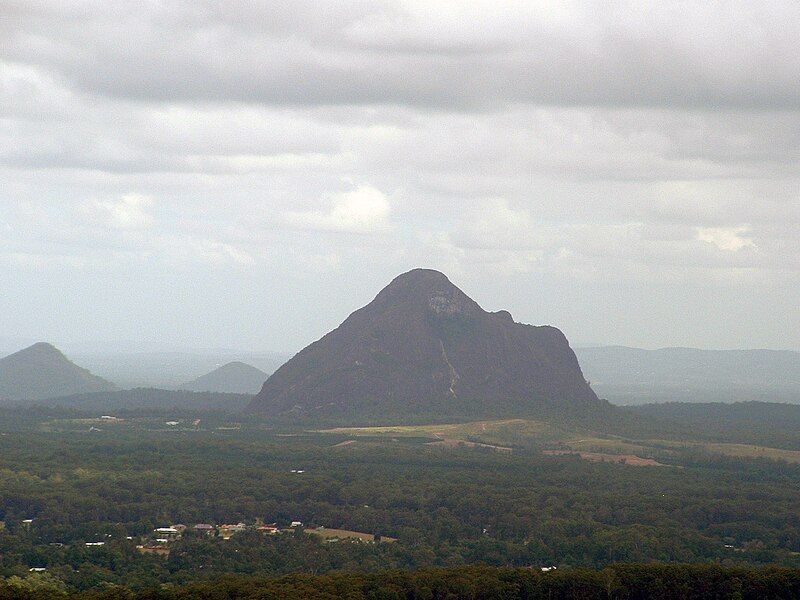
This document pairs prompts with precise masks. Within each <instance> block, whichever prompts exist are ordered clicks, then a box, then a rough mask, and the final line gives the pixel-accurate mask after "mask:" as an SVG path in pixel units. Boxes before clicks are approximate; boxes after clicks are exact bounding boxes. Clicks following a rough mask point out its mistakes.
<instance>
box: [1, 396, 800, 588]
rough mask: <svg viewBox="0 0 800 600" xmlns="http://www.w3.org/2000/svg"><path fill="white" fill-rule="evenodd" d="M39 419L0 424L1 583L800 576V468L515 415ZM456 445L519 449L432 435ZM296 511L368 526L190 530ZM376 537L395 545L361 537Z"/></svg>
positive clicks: (308, 522)
mask: <svg viewBox="0 0 800 600" xmlns="http://www.w3.org/2000/svg"><path fill="white" fill-rule="evenodd" d="M37 410H39V411H43V412H38V413H37V412H36V411H29V412H27V413H23V414H22V415H21V416H20V418H19V420H18V421H17V422H16V427H17V429H14V427H13V425H14V422H13V419H12V417H11V415H9V414H8V413H0V430H4V433H3V434H2V435H0V521H5V524H6V527H5V529H4V530H3V531H2V532H0V577H3V578H5V579H6V580H8V581H11V580H12V578H15V577H16V578H20V579H22V580H27V579H28V578H31V577H38V578H40V579H42V581H45V582H50V583H53V584H54V585H56V584H57V585H58V586H62V587H63V589H65V590H72V591H80V590H93V589H103V588H104V586H108V585H122V586H125V587H127V588H130V589H131V590H133V591H137V590H142V591H143V590H146V589H151V588H153V587H154V586H155V587H158V586H161V585H164V584H170V585H183V584H188V583H191V582H195V583H197V582H212V581H216V580H218V579H219V578H220V577H223V576H225V575H227V574H238V575H241V576H247V577H258V578H263V577H276V576H281V575H286V574H290V573H307V574H322V573H326V572H330V571H338V572H347V573H352V572H356V571H358V572H373V571H378V570H381V569H420V568H429V567H448V568H451V567H458V566H463V565H473V564H477V563H482V564H485V565H490V566H495V567H505V566H513V567H530V568H533V569H534V570H538V569H540V567H543V566H550V565H555V566H558V567H559V572H562V571H563V572H564V573H567V572H571V573H583V571H576V570H575V569H578V568H594V569H604V568H607V567H609V566H611V565H614V564H617V563H619V562H641V563H648V562H652V561H659V562H673V563H677V562H681V563H687V562H689V563H714V564H717V565H726V566H731V567H733V566H742V567H744V566H748V567H752V566H760V565H770V564H777V565H783V566H785V567H795V568H797V567H800V555H798V553H800V514H798V510H797V509H798V501H797V492H796V490H797V486H798V484H800V465H797V464H791V463H787V462H785V461H780V460H771V459H767V458H750V457H745V458H734V457H726V456H723V455H720V454H713V453H708V452H705V451H700V449H699V448H698V447H697V446H695V445H687V444H685V443H684V442H683V441H670V440H663V439H661V440H657V441H652V440H651V441H647V442H642V441H636V440H629V439H627V438H621V437H613V436H608V435H597V434H595V435H589V433H590V432H589V433H587V432H575V431H569V430H566V429H562V428H559V427H555V426H550V425H545V424H542V423H537V422H530V421H520V420H505V421H500V422H477V423H466V424H451V425H435V426H421V427H415V426H409V427H391V428H386V429H382V428H360V429H352V428H348V429H339V430H329V431H303V430H277V429H269V428H268V427H267V426H266V425H265V424H264V423H259V422H250V423H248V422H244V423H235V422H230V418H231V416H230V415H224V414H220V413H202V414H201V413H194V414H189V413H186V414H185V415H183V416H181V418H180V420H179V421H177V423H178V424H177V425H166V423H165V417H164V416H163V415H149V416H148V415H143V414H140V413H136V412H134V413H130V414H128V413H121V414H120V416H121V417H122V418H124V420H123V421H111V422H100V421H99V420H98V419H97V418H94V419H88V418H87V415H85V414H76V413H74V412H69V411H62V412H58V413H56V414H46V413H47V411H45V410H44V409H37ZM18 416H19V415H18ZM23 417H24V418H23ZM198 420H199V421H200V423H199V424H197V425H196V424H195V422H196V421H198ZM170 422H172V421H170ZM20 429H25V431H20ZM98 429H99V431H98ZM581 433H583V434H584V435H585V436H586V437H580V435H581ZM459 438H460V439H462V440H464V441H466V442H471V443H473V444H481V443H482V444H486V445H501V446H504V447H506V446H508V447H512V448H513V452H511V453H509V452H499V451H497V450H494V449H492V448H487V447H486V446H481V445H469V444H468V445H465V446H460V445H458V444H448V445H433V444H430V442H431V441H437V440H438V441H442V440H443V439H447V440H457V439H459ZM351 440H356V443H345V442H349V441H351ZM695 443H696V444H705V442H695ZM648 444H649V445H648ZM547 448H554V449H558V448H563V449H570V448H581V449H583V450H585V451H588V452H592V451H598V450H599V451H604V452H606V453H612V452H617V451H623V452H625V453H631V454H637V455H647V454H648V453H650V454H652V455H654V456H656V457H657V458H658V460H659V462H662V463H664V464H666V465H669V466H668V467H649V466H642V467H631V466H626V465H622V464H612V463H606V462H596V463H595V462H589V461H585V460H581V459H580V458H579V457H577V456H574V455H564V456H557V455H556V456H552V455H546V454H544V453H543V452H542V450H544V449H547ZM776 456H778V457H779V456H780V455H776ZM298 471H302V472H298ZM29 519H33V521H32V522H29V523H26V522H25V521H26V520H29ZM294 520H298V521H302V522H303V524H304V525H305V526H306V527H307V528H309V529H310V528H315V527H325V528H326V529H339V530H346V531H348V532H359V533H361V534H366V535H361V536H355V537H351V538H350V539H347V536H332V537H334V538H335V539H336V540H337V541H330V540H328V539H325V537H323V536H320V535H307V534H304V533H303V530H302V529H299V530H298V531H297V533H295V534H293V533H282V534H275V535H264V534H262V533H259V532H258V531H255V530H249V531H245V532H242V533H236V534H234V535H233V536H232V537H231V538H230V539H229V540H223V539H221V538H218V537H217V538H210V537H206V536H204V535H199V534H196V533H194V532H192V531H191V525H193V524H195V523H212V524H222V523H238V522H244V523H247V524H250V525H254V524H255V523H256V522H257V521H259V522H260V521H264V522H266V523H271V522H276V523H277V525H278V527H288V525H289V524H290V523H291V522H292V521H294ZM173 523H183V524H186V525H189V526H190V531H188V532H186V533H184V534H183V536H182V537H181V538H180V539H178V540H176V541H174V542H169V543H167V544H165V546H166V547H168V549H169V553H168V555H166V556H161V555H157V554H153V553H143V552H142V551H139V550H137V548H136V546H137V545H143V544H145V543H146V540H147V539H149V538H151V537H152V532H153V530H154V529H155V528H156V527H164V526H168V525H171V524H173ZM376 534H377V535H378V536H381V537H382V538H396V540H397V541H396V542H394V543H380V542H379V543H372V541H371V540H370V538H371V537H372V536H375V535H376ZM359 537H360V538H362V539H361V540H359V539H358V538H359ZM128 538H132V539H128ZM100 541H102V542H104V544H103V545H102V546H87V543H96V542H100ZM32 568H38V569H46V571H44V572H42V573H30V572H29V570H30V569H32ZM598 572H602V571H598ZM487 573H492V572H490V571H487ZM45 576H46V577H45ZM496 576H497V575H496V574H494V575H492V577H496ZM352 577H353V578H354V579H353V580H352V581H356V582H357V581H362V580H360V579H358V577H357V576H355V575H353V576H352ZM370 577H372V576H370ZM581 577H583V575H581ZM13 581H15V582H17V583H19V581H18V579H13ZM259 581H261V580H259ZM265 585H266V584H265ZM269 585H273V584H272V583H270V584H269ZM354 585H361V583H357V584H354ZM170 589H172V588H170ZM186 589H189V588H186ZM142 593H144V592H142ZM176 593H177V592H176ZM181 593H184V592H181ZM185 593H188V592H185Z"/></svg>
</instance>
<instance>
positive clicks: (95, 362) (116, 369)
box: [70, 348, 291, 389]
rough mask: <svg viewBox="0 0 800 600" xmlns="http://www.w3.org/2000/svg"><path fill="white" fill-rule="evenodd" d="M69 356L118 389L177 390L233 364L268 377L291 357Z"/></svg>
mask: <svg viewBox="0 0 800 600" xmlns="http://www.w3.org/2000/svg"><path fill="white" fill-rule="evenodd" d="M70 356H72V357H73V358H74V359H75V360H76V361H78V362H80V364H82V365H84V366H86V367H87V368H89V369H91V371H92V372H93V373H96V374H98V375H100V376H101V377H105V378H107V379H110V380H111V381H114V382H115V383H117V384H118V385H119V386H120V387H123V388H134V387H153V388H161V389H179V388H181V387H182V386H183V385H184V384H185V383H186V382H187V381H192V380H193V379H196V378H197V377H200V376H202V375H205V374H206V373H208V372H210V371H213V370H214V369H216V368H217V367H218V366H219V365H224V364H227V363H229V362H233V361H238V362H243V363H246V364H248V365H252V366H254V367H256V368H257V369H260V370H261V371H263V372H265V373H266V374H267V375H269V374H270V373H273V372H274V371H275V370H276V369H277V368H278V367H280V366H281V365H282V364H283V363H285V362H286V361H287V360H289V358H291V354H284V353H279V352H248V351H235V350H226V349H221V350H202V349H201V350H197V351H185V352H184V351H180V352H172V351H170V352H166V351H159V352H156V351H128V350H127V349H125V348H122V349H115V348H109V349H106V348H76V349H75V351H73V352H71V353H70ZM264 379H266V377H265V378H264ZM262 383H263V380H262ZM259 387H260V386H259Z"/></svg>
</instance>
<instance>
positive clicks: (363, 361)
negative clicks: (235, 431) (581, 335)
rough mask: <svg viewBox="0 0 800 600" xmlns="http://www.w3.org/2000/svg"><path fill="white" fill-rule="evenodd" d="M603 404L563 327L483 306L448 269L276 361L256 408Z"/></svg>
mask: <svg viewBox="0 0 800 600" xmlns="http://www.w3.org/2000/svg"><path fill="white" fill-rule="evenodd" d="M605 406H607V404H606V403H605V402H601V401H599V400H598V399H597V396H595V394H594V392H593V391H592V390H591V388H590V387H589V385H588V383H587V382H586V380H585V379H584V378H583V375H582V373H581V370H580V367H579V365H578V361H577V359H576V358H575V354H574V353H573V351H572V350H571V349H570V347H569V344H568V342H567V339H566V338H565V337H564V334H562V333H561V331H559V330H558V329H556V328H554V327H547V326H545V327H533V326H531V325H523V324H521V323H515V322H514V320H513V318H512V317H511V315H510V314H509V313H508V312H506V311H500V312H496V313H490V312H486V311H484V310H483V309H482V308H481V307H480V306H478V304H477V303H476V302H475V301H473V300H472V299H471V298H469V297H468V296H467V295H466V294H464V292H462V291H461V290H460V289H458V288H457V287H456V286H454V285H453V284H452V283H451V282H450V281H449V280H448V279H447V277H445V276H444V275H443V274H442V273H439V272H438V271H432V270H427V269H415V270H413V271H410V272H408V273H405V274H403V275H400V276H399V277H397V278H396V279H394V281H392V282H391V283H390V284H389V285H388V286H387V287H386V288H384V289H383V290H382V291H381V292H380V293H379V294H378V296H377V297H376V298H375V299H374V300H373V301H372V302H370V303H369V304H368V305H367V306H365V307H363V308H361V309H360V310H357V311H356V312H354V313H353V314H351V315H350V316H349V317H348V318H347V320H345V321H344V323H342V324H341V325H340V326H339V327H338V328H336V329H335V330H334V331H331V332H330V333H328V334H327V335H325V336H324V337H323V338H321V339H320V340H318V341H316V342H314V343H313V344H311V345H310V346H308V347H306V348H305V349H304V350H302V351H301V352H299V353H298V354H297V355H296V356H295V357H294V358H292V359H291V360H289V361H288V362H287V363H286V364H284V365H283V366H282V367H281V368H280V369H278V370H277V371H276V372H275V373H274V374H273V375H272V376H271V377H270V378H269V379H268V380H267V381H266V383H265V384H264V387H263V388H262V389H261V392H260V393H259V394H258V395H257V396H256V397H255V399H254V400H253V402H252V404H251V405H250V410H251V411H252V412H259V413H265V414H271V415H286V414H295V415H298V416H306V417H343V418H353V419H359V418H373V419H374V418H382V417H392V418H397V417H401V418H402V417H409V416H452V417H459V416H461V417H487V418H488V417H501V416H503V417H505V416H528V417H532V416H541V415H542V414H548V415H549V414H553V413H575V414H586V413H588V412H592V411H596V410H602V408H603V407H605Z"/></svg>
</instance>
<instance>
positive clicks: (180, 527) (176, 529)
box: [170, 523, 187, 534]
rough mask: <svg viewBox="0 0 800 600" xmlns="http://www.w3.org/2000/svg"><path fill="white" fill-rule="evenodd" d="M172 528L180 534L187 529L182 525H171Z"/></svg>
mask: <svg viewBox="0 0 800 600" xmlns="http://www.w3.org/2000/svg"><path fill="white" fill-rule="evenodd" d="M170 527H171V528H172V529H174V530H175V531H177V532H178V533H179V534H180V533H183V532H184V531H186V529H187V528H186V525H181V524H180V523H178V524H177V525H170Z"/></svg>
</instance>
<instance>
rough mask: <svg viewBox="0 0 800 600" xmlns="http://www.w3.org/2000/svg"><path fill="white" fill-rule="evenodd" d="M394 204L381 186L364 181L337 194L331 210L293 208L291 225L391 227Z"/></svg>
mask: <svg viewBox="0 0 800 600" xmlns="http://www.w3.org/2000/svg"><path fill="white" fill-rule="evenodd" d="M390 211H391V206H390V204H389V200H388V198H386V196H385V195H384V194H383V192H381V191H380V190H379V189H377V188H374V187H372V186H368V185H364V186H360V187H358V188H356V189H355V190H353V191H350V192H344V193H341V194H336V195H334V197H333V206H332V207H331V209H330V210H329V211H299V212H289V213H287V215H286V220H287V222H288V223H289V224H290V225H293V226H295V227H300V228H303V229H318V230H323V231H342V232H351V233H371V232H374V231H382V230H385V229H388V228H389V213H390Z"/></svg>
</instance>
